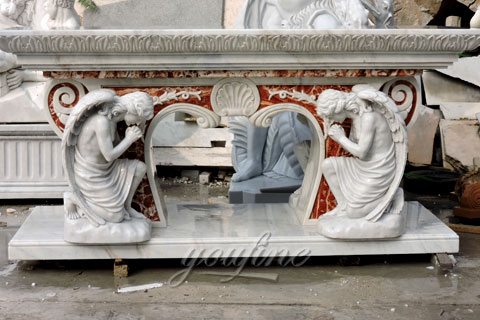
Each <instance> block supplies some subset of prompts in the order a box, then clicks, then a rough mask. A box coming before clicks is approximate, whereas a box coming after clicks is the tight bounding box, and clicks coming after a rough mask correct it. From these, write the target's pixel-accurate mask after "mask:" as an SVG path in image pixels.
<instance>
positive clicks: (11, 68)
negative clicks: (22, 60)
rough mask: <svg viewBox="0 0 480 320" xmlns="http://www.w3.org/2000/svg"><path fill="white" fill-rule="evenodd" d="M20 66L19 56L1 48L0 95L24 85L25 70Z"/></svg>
mask: <svg viewBox="0 0 480 320" xmlns="http://www.w3.org/2000/svg"><path fill="white" fill-rule="evenodd" d="M18 68H19V65H18V64H17V56H16V55H14V54H12V53H8V52H4V51H1V50H0V97H2V96H5V95H7V94H8V93H9V92H10V91H12V90H14V89H16V88H18V87H20V86H21V85H22V81H23V71H22V70H19V69H18Z"/></svg>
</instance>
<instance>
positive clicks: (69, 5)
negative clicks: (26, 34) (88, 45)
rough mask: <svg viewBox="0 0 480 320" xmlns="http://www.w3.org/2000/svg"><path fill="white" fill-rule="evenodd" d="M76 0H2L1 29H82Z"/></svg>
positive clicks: (0, 0) (0, 11) (0, 3)
mask: <svg viewBox="0 0 480 320" xmlns="http://www.w3.org/2000/svg"><path fill="white" fill-rule="evenodd" d="M74 5H75V0H0V29H15V28H30V29H33V30H53V29H66V30H75V29H80V26H81V24H80V17H79V15H78V14H77V12H76V11H75V8H74Z"/></svg>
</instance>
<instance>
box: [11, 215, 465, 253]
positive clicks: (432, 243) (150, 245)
mask: <svg viewBox="0 0 480 320" xmlns="http://www.w3.org/2000/svg"><path fill="white" fill-rule="evenodd" d="M39 208H47V207H37V208H35V209H34V211H33V212H32V213H31V214H30V216H29V217H28V218H27V220H26V221H25V222H24V224H23V225H22V227H21V228H20V230H19V231H18V232H17V234H16V235H15V236H14V237H13V239H12V240H11V241H10V243H9V246H8V256H9V259H10V260H89V259H115V258H122V259H158V258H160V259H162V258H186V257H191V256H194V257H199V258H207V257H212V256H214V257H216V256H219V257H220V256H221V257H247V256H248V257H256V256H265V257H266V256H305V255H308V256H349V255H392V254H394V255H405V254H430V253H457V252H458V250H459V237H458V235H457V234H455V233H454V232H453V231H452V230H450V229H449V228H448V227H447V226H445V225H444V224H443V223H441V222H440V220H438V219H437V218H436V217H435V216H434V215H433V214H432V213H430V212H429V211H427V210H426V209H425V210H424V211H422V215H423V216H424V218H425V215H428V216H427V220H428V221H433V223H432V224H431V225H428V226H426V228H427V229H435V230H436V231H435V232H433V233H432V232H431V230H430V231H427V232H425V233H423V234H422V233H420V234H418V233H417V234H412V233H407V234H405V235H403V236H402V237H400V238H397V239H387V240H377V241H373V240H371V241H338V240H332V239H328V238H325V237H322V236H320V235H318V233H316V230H315V228H314V227H311V226H305V227H303V228H304V230H305V234H304V235H296V236H275V235H273V236H272V237H271V238H270V239H268V242H267V245H266V246H258V242H259V237H258V236H248V237H245V236H244V237H226V238H225V237H213V238H205V237H204V238H202V237H201V236H196V237H190V238H188V237H183V238H181V237H179V238H169V237H166V238H161V237H159V236H158V234H159V232H160V233H161V231H159V230H156V231H155V229H157V228H154V236H153V238H152V240H150V241H149V242H146V243H142V244H132V245H75V244H71V243H67V242H65V241H63V240H62V237H63V227H59V226H60V225H61V226H63V223H61V222H58V221H57V224H56V225H57V227H56V228H52V229H51V230H48V228H47V227H46V223H45V221H42V210H39ZM48 208H50V210H52V208H53V209H54V210H60V209H61V207H48ZM60 212H61V211H60ZM58 219H63V217H62V215H58ZM32 226H36V227H37V228H43V230H44V232H45V235H46V237H44V238H43V240H42V239H40V237H39V238H38V239H31V237H30V239H25V236H24V234H22V233H24V232H25V230H22V228H24V229H28V228H29V227H30V228H31V227H32ZM160 230H161V229H160ZM163 230H164V229H163ZM266 231H268V230H266ZM27 238H28V237H27Z"/></svg>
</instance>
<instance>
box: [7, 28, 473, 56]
mask: <svg viewBox="0 0 480 320" xmlns="http://www.w3.org/2000/svg"><path fill="white" fill-rule="evenodd" d="M478 46H480V37H478V35H475V34H428V33H426V34H391V33H390V34H382V33H373V32H372V31H369V32H365V33H363V34H362V33H359V34H341V33H340V34H335V33H330V34H283V35H279V34H259V35H255V34H238V35H231V34H217V35H164V34H150V35H72V34H70V35H48V36H47V35H10V34H6V35H2V37H1V38H0V49H1V50H4V51H9V52H14V53H76V54H77V53H129V54H135V53H180V52H181V53H189V52H190V53H203V52H217V53H222V52H223V53H229V52H231V53H237V52H254V53H259V52H285V51H287V52H317V53H318V52H371V51H378V52H437V51H438V52H442V51H447V52H463V51H466V50H473V49H475V48H477V47H478Z"/></svg>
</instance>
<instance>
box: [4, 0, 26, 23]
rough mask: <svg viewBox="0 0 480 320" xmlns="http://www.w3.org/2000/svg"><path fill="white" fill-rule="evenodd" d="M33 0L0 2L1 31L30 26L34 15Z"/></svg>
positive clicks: (5, 0)
mask: <svg viewBox="0 0 480 320" xmlns="http://www.w3.org/2000/svg"><path fill="white" fill-rule="evenodd" d="M33 6H34V3H33V0H0V29H11V28H19V27H22V26H25V25H28V24H29V23H30V21H31V19H32V15H33Z"/></svg>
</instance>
